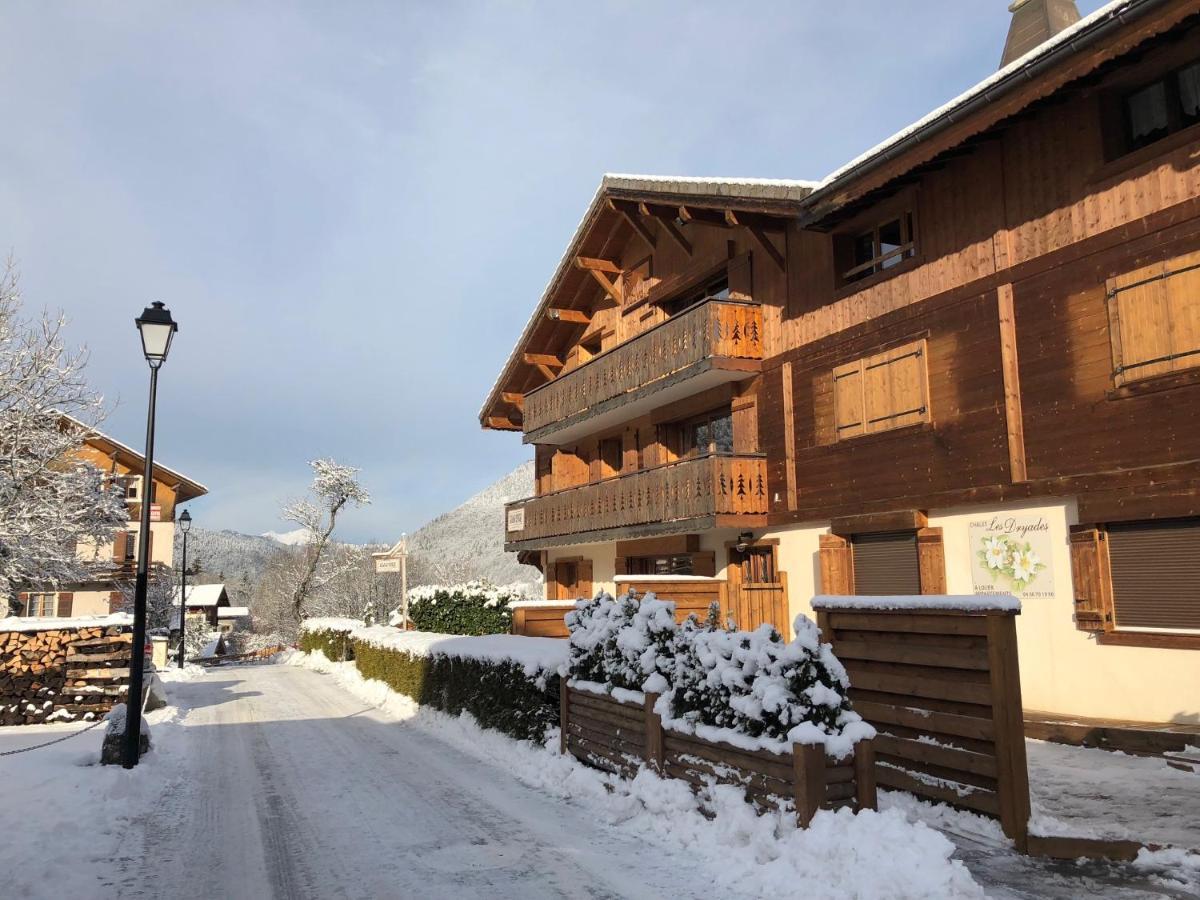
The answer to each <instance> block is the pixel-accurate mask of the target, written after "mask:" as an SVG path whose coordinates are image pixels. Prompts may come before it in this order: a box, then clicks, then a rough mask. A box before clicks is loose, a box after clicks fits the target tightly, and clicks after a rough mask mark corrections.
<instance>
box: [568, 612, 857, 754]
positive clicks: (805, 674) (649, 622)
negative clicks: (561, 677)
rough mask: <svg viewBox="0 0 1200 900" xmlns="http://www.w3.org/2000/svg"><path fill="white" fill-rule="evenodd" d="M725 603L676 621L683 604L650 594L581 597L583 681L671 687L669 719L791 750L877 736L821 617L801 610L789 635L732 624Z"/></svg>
mask: <svg viewBox="0 0 1200 900" xmlns="http://www.w3.org/2000/svg"><path fill="white" fill-rule="evenodd" d="M717 619H718V615H717V612H716V610H713V611H712V612H710V614H709V617H708V619H707V621H705V622H703V623H701V622H699V621H698V620H697V619H696V617H695V616H690V617H689V618H688V620H687V621H685V622H684V623H683V624H682V625H677V624H676V623H675V604H674V603H672V602H670V601H664V600H658V599H657V598H656V597H655V596H654V595H653V594H647V595H646V596H645V597H643V598H642V599H641V600H640V601H639V600H638V599H637V597H636V596H634V595H633V594H629V595H624V596H621V597H619V598H617V599H615V600H614V599H613V598H612V597H610V596H608V595H607V594H603V593H601V594H600V595H599V596H597V597H596V598H595V599H594V600H587V601H584V600H581V601H579V602H578V603H577V604H576V608H575V610H574V611H573V612H571V613H568V614H567V617H566V621H567V627H568V629H569V630H570V632H571V637H570V651H571V652H570V661H569V672H570V676H571V678H572V680H573V681H575V682H577V683H578V682H582V683H583V686H584V687H585V688H586V687H587V686H588V684H589V683H591V684H595V685H599V686H601V687H602V688H603V689H604V690H606V691H609V692H619V691H646V692H653V693H657V694H661V695H662V696H661V697H660V698H659V700H658V703H657V705H656V706H655V711H656V712H658V713H659V714H660V715H661V716H662V718H663V726H664V727H666V728H668V729H671V730H675V731H683V732H687V733H692V734H697V735H699V736H700V737H704V738H708V739H712V740H725V741H729V742H731V743H735V744H737V745H739V746H746V747H753V748H759V749H767V750H772V751H775V752H779V753H786V752H788V751H790V749H791V745H792V744H793V743H802V744H823V745H824V746H825V749H826V752H828V753H829V754H830V755H832V756H835V757H842V756H845V755H847V754H849V753H850V752H851V751H852V749H853V746H854V744H855V743H856V742H857V741H859V740H862V739H864V738H870V737H873V736H874V734H875V731H874V729H873V728H872V727H871V726H870V725H868V724H867V723H865V722H863V721H862V718H861V717H860V716H859V715H858V714H857V713H855V712H854V711H853V710H851V708H850V701H849V700H848V699H847V696H846V692H847V689H848V688H849V686H850V683H849V679H848V678H847V677H846V670H845V669H844V668H843V666H842V664H841V663H840V662H839V661H838V660H837V658H836V657H835V656H834V655H833V649H832V647H830V645H829V644H822V643H821V642H820V640H819V636H820V633H819V632H818V630H817V627H816V625H814V624H813V623H812V621H810V620H809V619H808V618H806V617H804V616H797V617H796V622H795V625H794V629H795V632H796V637H795V639H793V640H792V641H790V642H785V641H784V640H783V638H782V637H780V635H779V633H778V632H777V631H775V629H774V628H772V627H771V626H770V625H762V626H760V627H759V628H757V629H756V630H754V631H736V630H733V629H724V628H721V627H720V626H719V625H718V622H717Z"/></svg>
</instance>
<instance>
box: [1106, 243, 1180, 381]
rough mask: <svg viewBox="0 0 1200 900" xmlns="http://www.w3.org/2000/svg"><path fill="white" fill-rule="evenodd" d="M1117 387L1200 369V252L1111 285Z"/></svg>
mask: <svg viewBox="0 0 1200 900" xmlns="http://www.w3.org/2000/svg"><path fill="white" fill-rule="evenodd" d="M1106 287H1107V290H1108V294H1107V297H1108V320H1109V331H1110V337H1111V340H1112V354H1113V378H1114V380H1115V382H1116V384H1117V386H1118V387H1119V386H1121V385H1123V384H1127V383H1129V382H1131V381H1138V380H1141V379H1145V378H1154V377H1156V376H1160V375H1169V374H1171V373H1173V372H1178V371H1180V370H1183V369H1191V368H1195V367H1197V366H1200V252H1197V253H1189V254H1187V255H1185V256H1178V257H1175V258H1174V259H1168V260H1166V261H1164V262H1159V263H1155V264H1154V265H1151V266H1144V267H1142V268H1140V269H1135V270H1134V271H1132V272H1128V273H1126V274H1124V275H1121V276H1119V277H1117V278H1110V279H1108V281H1107V282H1106Z"/></svg>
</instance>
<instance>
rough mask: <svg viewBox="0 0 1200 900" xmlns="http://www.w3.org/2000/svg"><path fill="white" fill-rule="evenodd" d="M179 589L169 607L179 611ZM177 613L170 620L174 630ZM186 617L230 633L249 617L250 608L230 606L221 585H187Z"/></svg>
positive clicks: (226, 593)
mask: <svg viewBox="0 0 1200 900" xmlns="http://www.w3.org/2000/svg"><path fill="white" fill-rule="evenodd" d="M179 593H180V591H179V588H178V587H176V588H175V593H174V595H173V596H172V598H171V605H172V606H173V607H174V608H175V609H176V610H178V609H179ZM178 616H179V614H178V612H177V613H176V614H175V617H174V618H173V619H172V620H171V627H172V628H175V627H176V623H177V622H178V621H179V619H178ZM187 616H188V618H189V619H192V618H198V619H203V620H204V621H205V622H206V623H207V624H208V626H209V628H211V629H215V630H218V631H223V632H224V631H232V630H233V628H234V626H235V625H236V624H237V622H238V620H240V619H247V618H249V617H250V608H249V607H246V606H230V605H229V593H228V592H227V591H226V590H225V585H223V584H197V585H191V584H189V585H188V587H187Z"/></svg>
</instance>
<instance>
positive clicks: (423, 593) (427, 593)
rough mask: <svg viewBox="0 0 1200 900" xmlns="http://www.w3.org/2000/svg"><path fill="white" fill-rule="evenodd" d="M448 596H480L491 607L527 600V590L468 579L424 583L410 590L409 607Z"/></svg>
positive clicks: (515, 586) (484, 603) (432, 602)
mask: <svg viewBox="0 0 1200 900" xmlns="http://www.w3.org/2000/svg"><path fill="white" fill-rule="evenodd" d="M447 596H449V597H452V598H456V597H464V598H465V597H470V598H480V599H481V600H482V603H483V605H484V606H486V607H488V608H489V609H490V608H494V607H499V606H503V605H507V604H509V603H511V602H512V601H514V600H525V599H527V598H526V596H525V591H524V590H523V589H522V587H521V586H520V585H515V584H511V585H502V586H499V587H498V586H496V585H494V584H488V583H487V582H484V581H467V582H464V583H462V584H449V585H446V584H423V585H421V586H420V587H415V588H413V589H412V590H410V591H409V592H408V605H409V607H410V608H411V607H413V606H418V605H420V604H422V603H431V604H436V603H437V602H438V601H439V600H442V599H444V598H446V597H447Z"/></svg>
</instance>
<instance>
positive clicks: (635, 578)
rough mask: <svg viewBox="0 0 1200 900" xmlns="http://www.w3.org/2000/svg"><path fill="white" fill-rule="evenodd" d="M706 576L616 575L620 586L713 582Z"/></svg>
mask: <svg viewBox="0 0 1200 900" xmlns="http://www.w3.org/2000/svg"><path fill="white" fill-rule="evenodd" d="M714 580H715V579H713V578H709V577H708V576H707V575H618V576H617V581H619V582H621V584H638V583H640V582H644V581H649V582H654V581H714Z"/></svg>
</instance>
